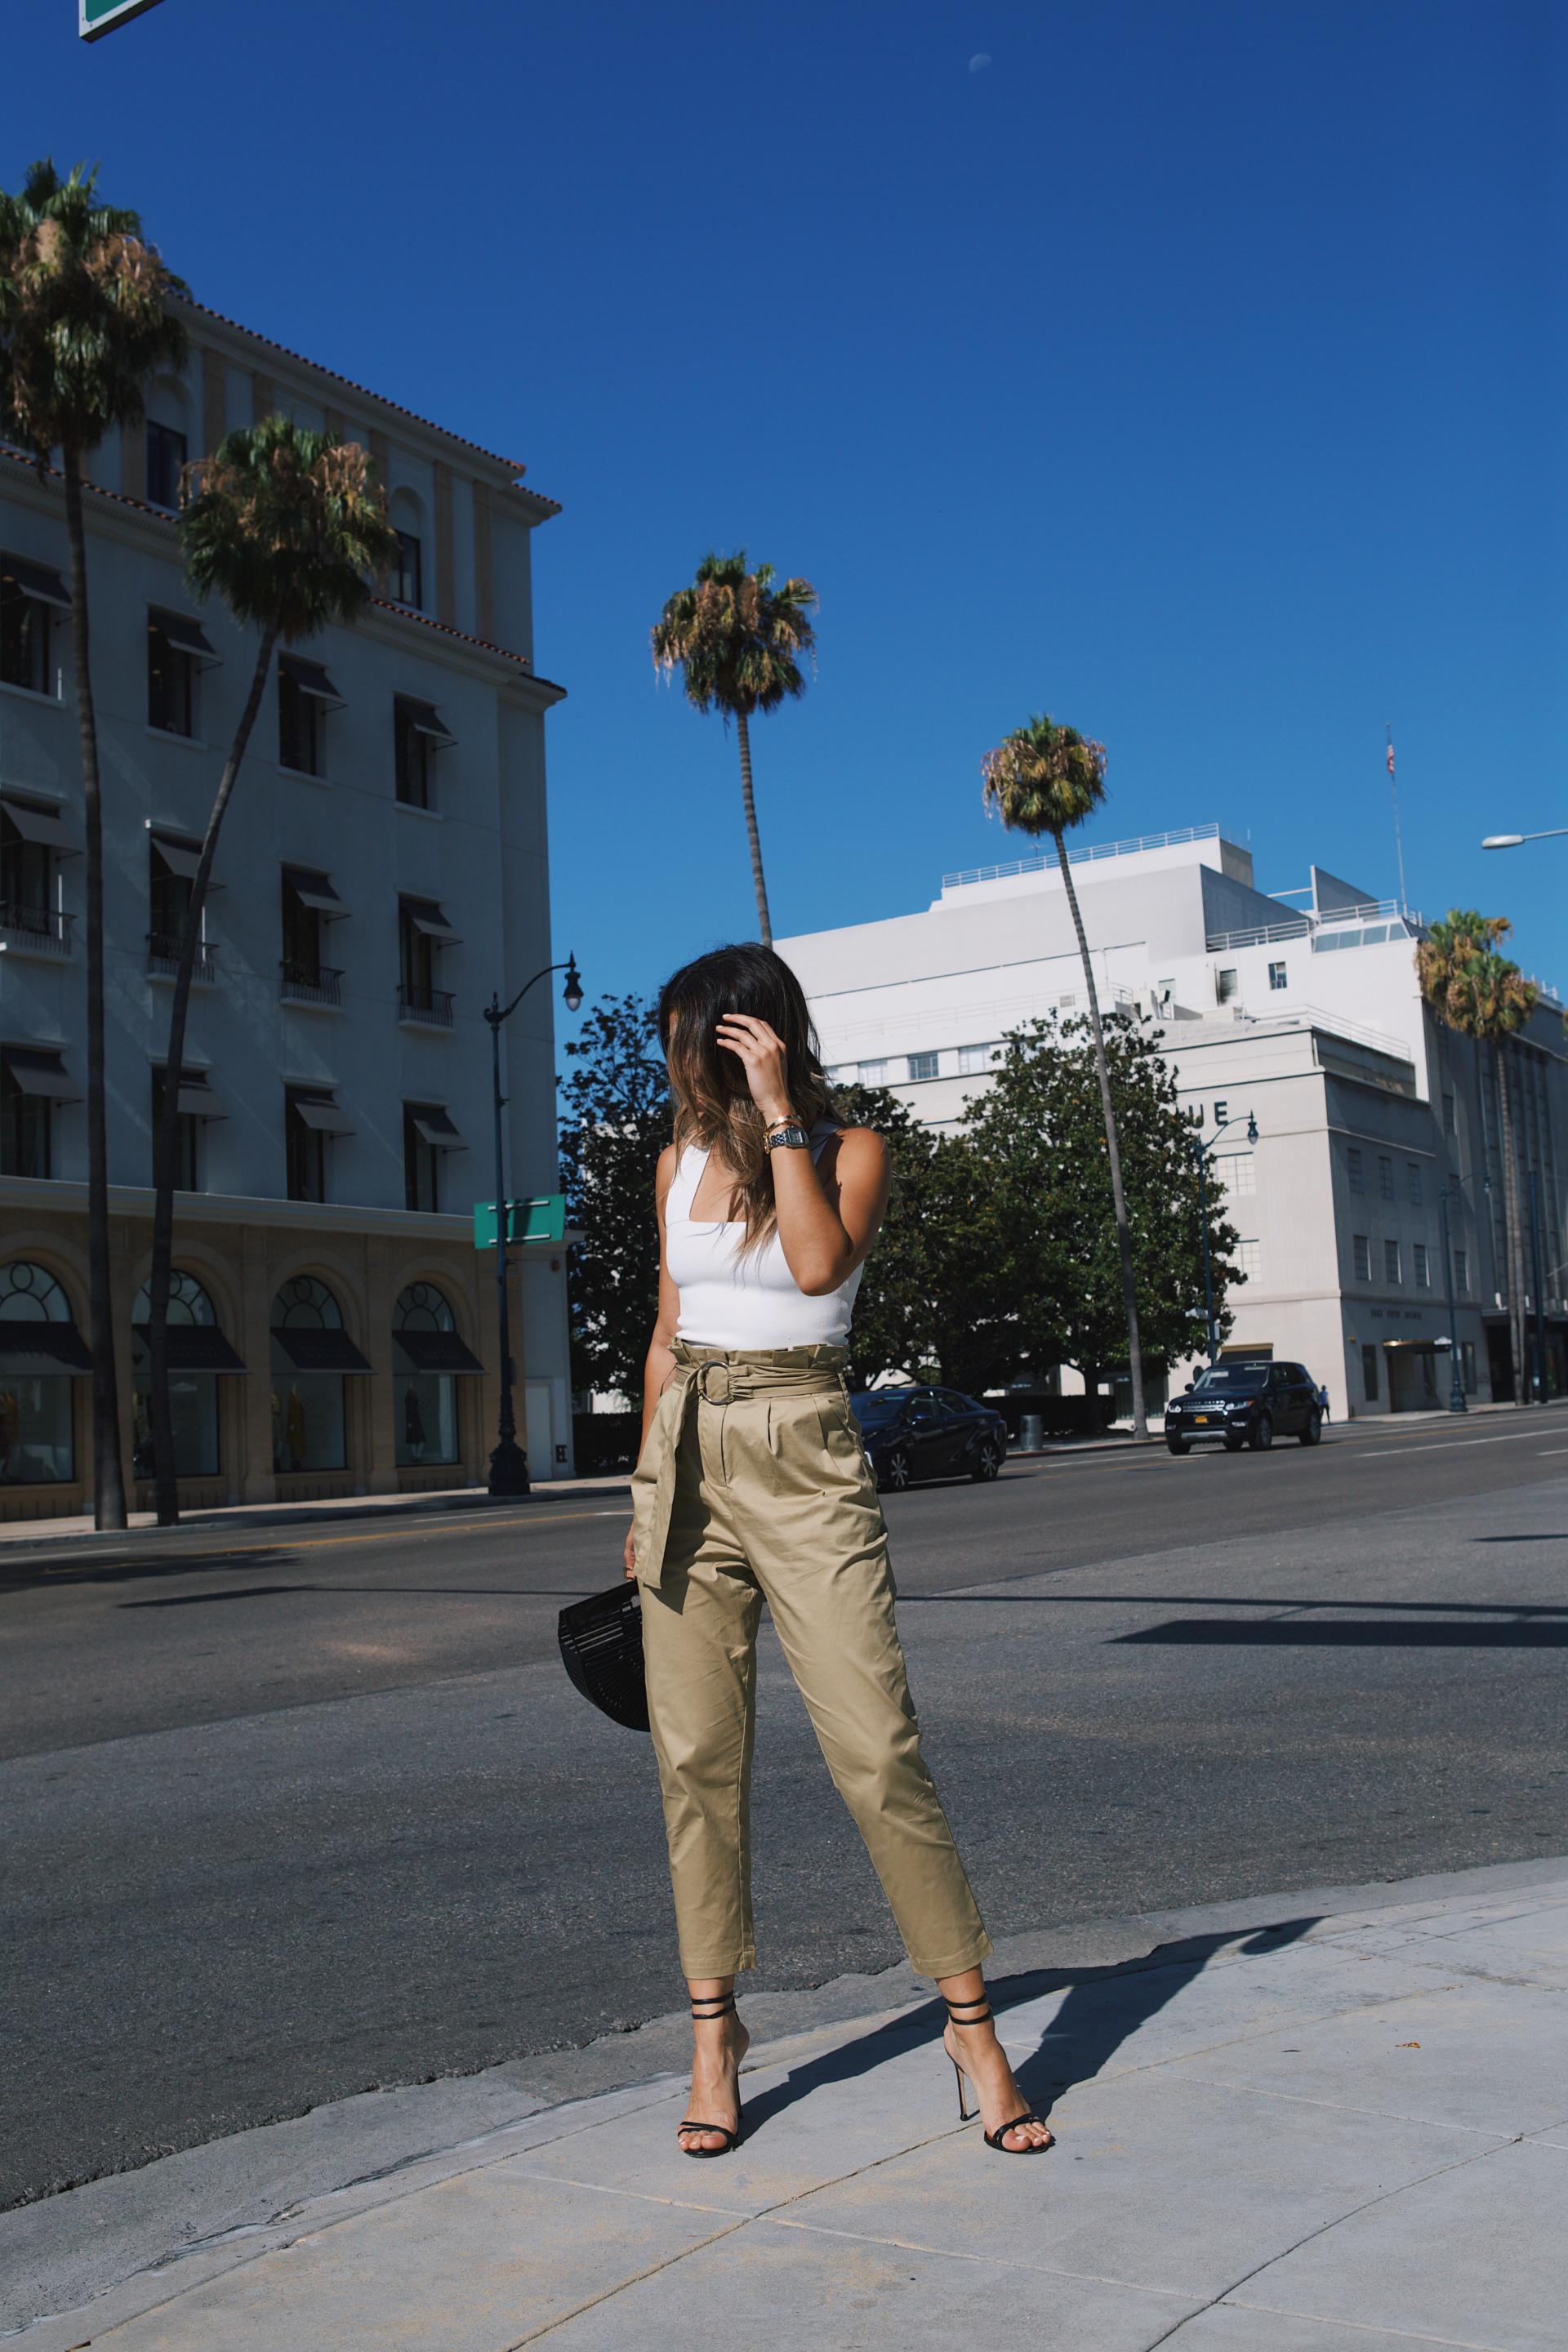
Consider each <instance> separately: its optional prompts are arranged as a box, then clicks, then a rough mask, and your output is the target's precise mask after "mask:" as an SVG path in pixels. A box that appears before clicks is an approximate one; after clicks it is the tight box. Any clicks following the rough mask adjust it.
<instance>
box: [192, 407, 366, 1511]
mask: <svg viewBox="0 0 1568 2352" xmlns="http://www.w3.org/2000/svg"><path fill="white" fill-rule="evenodd" d="M188 470H189V483H188V486H187V487H188V488H190V489H191V490H193V491H194V495H193V496H190V497H188V498H187V499H186V502H185V504H184V507H183V508H182V510H181V514H180V539H181V543H182V546H183V548H184V557H185V570H186V572H187V574H188V575H189V578H190V582H191V585H192V587H193V588H194V589H195V592H196V593H197V595H199V596H211V595H216V596H220V597H221V598H222V599H223V602H224V603H225V604H226V605H227V607H228V609H229V612H230V613H231V614H232V615H233V616H234V618H235V620H237V622H238V623H239V625H240V626H241V627H242V628H247V629H255V630H256V631H257V632H258V642H257V648H256V663H255V667H254V668H253V669H252V671H251V674H250V690H249V692H248V694H247V696H246V699H245V707H244V709H242V710H241V712H240V714H239V723H238V725H237V727H236V729H235V731H234V740H233V742H232V743H231V744H230V746H229V751H228V757H227V759H226V761H224V765H223V772H222V774H221V775H220V776H219V778H218V783H217V790H216V793H214V795H213V803H212V807H211V809H210V810H209V811H208V814H207V823H206V831H205V835H203V839H202V852H201V856H200V858H199V859H198V860H197V864H196V872H195V880H194V881H193V883H192V885H191V898H190V905H189V908H188V909H187V911H186V916H185V929H184V937H183V938H182V940H181V941H180V960H179V965H178V968H177V970H176V971H175V975H174V999H173V1002H172V1003H171V1005H170V1009H169V1049H168V1054H167V1056H166V1058H165V1060H164V1064H163V1071H164V1079H163V1101H162V1108H161V1115H160V1118H159V1129H158V1134H157V1137H156V1139H155V1145H154V1150H153V1180H154V1191H153V1271H152V1275H151V1277H150V1279H149V1285H148V1289H149V1299H150V1306H149V1318H148V1331H147V1352H148V1355H149V1357H150V1359H151V1365H152V1370H151V1381H152V1423H153V1476H154V1479H155V1481H156V1486H157V1510H158V1523H159V1525H160V1526H161V1527H168V1526H172V1525H173V1524H174V1521H175V1520H176V1519H177V1518H178V1517H179V1488H178V1485H177V1482H176V1479H175V1475H174V1421H173V1417H172V1414H171V1411H170V1403H169V1344H168V1330H169V1285H170V1278H171V1274H172V1269H173V1265H174V1174H175V1137H176V1133H177V1129H176V1126H175V1121H176V1118H177V1117H178V1114H179V1093H180V1084H179V1081H180V1073H181V1071H182V1070H183V1068H184V1054H185V1019H186V1013H187V1012H188V1009H189V1005H190V996H191V980H192V975H193V973H194V971H195V956H196V948H197V945H198V943H199V941H200V939H201V929H202V909H203V908H204V907H205V904H206V895H207V887H208V884H209V882H210V881H211V878H212V869H213V860H214V858H215V857H216V855H217V845H218V836H219V835H220V834H221V833H222V831H223V821H224V818H225V816H226V814H227V812H228V804H229V802H230V801H231V800H232V798H233V797H234V788H235V785H236V783H237V782H238V778H239V771H240V767H241V764H242V763H243V761H244V759H245V755H246V751H247V748H248V746H249V743H250V737H251V732H252V730H253V729H254V728H255V725H256V719H257V714H258V711H259V710H260V708H261V698H262V695H263V694H264V692H265V691H266V687H267V677H268V671H269V670H270V668H271V667H272V656H273V651H274V648H275V647H276V646H278V645H279V643H281V644H283V645H286V646H288V645H293V644H295V643H296V642H297V641H298V640H299V639H300V638H302V637H312V636H315V635H317V634H318V632H319V631H321V629H324V628H326V627H327V626H328V625H330V624H331V623H333V622H348V621H352V620H353V619H354V618H355V617H356V615H357V614H359V613H361V612H362V611H363V608H364V606H365V604H366V603H367V602H368V600H369V597H370V584H369V583H370V579H371V577H373V576H374V574H375V573H376V572H380V571H381V570H382V569H383V568H384V565H385V564H387V563H389V562H391V560H392V556H393V554H394V552H395V548H396V543H397V542H396V534H395V532H394V531H393V530H392V528H391V526H390V524H389V523H388V521H387V519H386V497H385V493H384V490H383V489H382V488H380V487H379V485H378V484H377V483H376V482H375V481H374V478H373V476H372V472H371V465H370V460H369V458H368V457H366V455H365V453H364V451H363V449H362V448H361V447H360V446H359V445H358V444H357V442H352V441H351V442H338V441H334V440H333V439H332V438H331V436H329V435H327V434H325V433H315V432H312V431H310V428H309V427H308V426H306V425H296V424H295V423H294V422H293V421H292V419H291V418H289V417H287V416H269V417H267V418H266V419H264V421H263V422H262V423H261V424H259V425H247V426H246V427H245V428H244V429H243V430H242V431H240V432H237V433H231V434H229V436H227V438H226V440H225V441H223V442H222V443H221V444H220V445H219V446H218V448H217V449H216V452H215V453H214V455H213V456H211V457H207V458H205V459H203V460H202V461H201V463H200V464H198V465H195V466H193V467H190V468H189V469H188Z"/></svg>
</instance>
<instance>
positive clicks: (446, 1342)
mask: <svg viewBox="0 0 1568 2352" xmlns="http://www.w3.org/2000/svg"><path fill="white" fill-rule="evenodd" d="M392 1354H393V1363H394V1366H395V1371H396V1375H397V1387H396V1391H395V1397H394V1411H395V1415H396V1420H395V1429H394V1437H395V1451H396V1457H397V1461H398V1463H399V1465H400V1466H401V1467H403V1468H405V1469H406V1468H408V1467H410V1466H412V1465H415V1464H418V1463H426V1462H456V1461H458V1459H459V1454H460V1449H459V1446H458V1377H457V1376H458V1375H460V1374H462V1373H465V1372H477V1371H479V1369H480V1366H479V1360H478V1358H477V1357H475V1356H474V1355H472V1354H471V1353H470V1352H469V1350H468V1349H467V1348H466V1347H465V1346H464V1344H463V1342H462V1340H461V1339H458V1330H457V1325H456V1322H455V1321H454V1319H453V1315H452V1310H451V1307H449V1306H448V1305H447V1301H446V1299H445V1298H444V1297H442V1295H441V1293H440V1292H439V1291H438V1290H437V1287H436V1286H435V1284H434V1283H431V1282H416V1283H411V1284H410V1285H409V1287H408V1288H407V1289H406V1290H405V1292H404V1293H403V1295H402V1297H400V1298H399V1299H398V1302H397V1305H396V1307H395V1308H394V1309H393V1316H392Z"/></svg>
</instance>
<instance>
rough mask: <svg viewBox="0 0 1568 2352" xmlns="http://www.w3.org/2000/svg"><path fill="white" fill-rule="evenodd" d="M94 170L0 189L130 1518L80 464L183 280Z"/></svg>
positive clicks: (99, 1395)
mask: <svg viewBox="0 0 1568 2352" xmlns="http://www.w3.org/2000/svg"><path fill="white" fill-rule="evenodd" d="M97 181H98V175H97V173H96V171H88V170H87V169H86V168H85V167H84V166H82V165H80V164H79V165H78V166H77V168H76V169H75V170H74V171H73V172H72V173H71V175H70V177H69V179H68V180H62V179H61V178H60V177H59V175H58V173H57V172H56V170H55V167H54V165H53V164H52V163H35V164H34V165H33V167H32V170H31V171H30V172H29V173H27V177H26V182H25V184H24V185H23V189H22V193H21V194H20V195H19V196H16V195H10V194H4V193H0V424H3V426H4V430H5V433H6V434H7V435H8V436H10V437H11V438H12V439H14V440H15V441H16V443H17V444H18V446H21V447H23V448H25V449H26V450H27V451H28V452H29V453H30V454H31V456H32V457H34V458H35V459H36V461H37V466H38V469H39V473H40V475H41V474H42V473H43V471H44V469H45V468H46V467H47V465H48V462H49V457H50V454H51V452H52V451H54V450H56V449H58V451H59V453H60V461H61V471H62V473H63V475H64V478H65V507H66V528H67V531H68V535H69V540H70V599H71V633H72V650H73V660H74V667H75V672H76V707H77V724H78V728H79V732H80V737H81V777H82V802H83V815H84V829H85V833H86V847H87V860H86V867H87V870H86V877H85V879H86V891H87V1253H88V1293H89V1310H90V1315H91V1321H92V1475H93V1517H94V1523H95V1524H96V1525H97V1526H98V1527H100V1528H122V1527H123V1526H124V1525H125V1473H124V1466H123V1464H122V1461H121V1451H120V1384H119V1380H118V1377H117V1374H116V1370H115V1357H114V1321H113V1302H112V1297H111V1294H110V1269H109V1150H108V1139H107V1135H106V1131H105V1117H104V1049H103V954H104V939H103V804H102V799H101V796H100V781H99V764H98V721H97V715H96V712H95V709H94V707H93V698H92V673H91V668H90V666H89V652H88V597H87V532H86V528H85V525H84V522H83V519H82V467H83V464H84V462H85V460H86V458H87V457H88V456H89V453H90V452H91V451H92V450H93V449H94V448H96V447H97V446H98V444H99V443H100V441H101V440H102V439H103V438H104V436H105V435H106V434H108V433H109V432H110V430H111V429H112V428H113V427H114V426H115V425H123V424H125V423H127V422H128V421H130V420H132V419H133V418H134V417H135V416H136V415H138V413H139V412H140V409H141V406H142V386H143V384H144V383H145V382H146V379H147V377H148V376H149V375H150V374H151V373H153V370H154V369H155V368H158V367H176V366H178V365H179V364H180V363H181V362H182V361H183V360H184V351H185V334H184V328H183V327H182V326H181V324H180V322H179V320H177V319H176V318H174V316H173V314H172V313H171V312H170V311H169V310H168V309H167V307H166V303H167V298H168V297H169V295H171V294H182V293H184V290H185V289H184V286H183V285H182V284H181V282H180V280H179V279H178V278H175V277H174V276H173V275H172V274H171V273H170V271H169V270H167V269H166V268H164V267H163V262H162V260H161V259H160V258H159V256H158V253H157V250H156V248H155V247H153V246H151V245H148V244H147V243H146V242H145V240H144V239H143V237H142V223H141V220H140V218H139V217H138V215H136V214H135V213H133V212H127V211H124V210H123V209H116V208H115V207H112V206H110V205H102V204H100V202H99V200H98V194H97Z"/></svg>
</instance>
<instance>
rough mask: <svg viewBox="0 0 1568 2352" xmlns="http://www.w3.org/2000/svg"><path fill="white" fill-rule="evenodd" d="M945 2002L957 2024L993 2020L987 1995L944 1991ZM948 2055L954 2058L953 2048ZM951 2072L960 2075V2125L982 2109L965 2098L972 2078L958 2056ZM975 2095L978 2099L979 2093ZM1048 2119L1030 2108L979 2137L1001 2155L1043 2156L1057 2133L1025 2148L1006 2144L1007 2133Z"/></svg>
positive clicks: (947, 2009) (1035, 2141)
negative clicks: (955, 1996) (952, 1996)
mask: <svg viewBox="0 0 1568 2352" xmlns="http://www.w3.org/2000/svg"><path fill="white" fill-rule="evenodd" d="M942 2005H943V2007H944V2008H945V2009H946V2011H947V2013H948V2016H949V2017H950V2018H951V2019H952V2022H953V2024H954V2025H984V2024H986V2023H988V2022H989V2021H990V2017H991V2004H990V2002H989V2001H988V2000H985V1999H984V1996H982V1998H981V1999H980V2000H948V1999H947V1996H946V1994H945V1993H944V1994H943V1995H942ZM961 2009H969V2010H973V2011H976V2012H977V2014H976V2015H974V2016H973V2017H960V2015H959V2013H958V2012H959V2011H960V2010H961ZM947 2054H948V2056H949V2057H950V2058H952V2051H951V2050H950V2051H949V2052H948V2053H947ZM952 2071H953V2073H954V2074H956V2075H957V2077H958V2120H959V2122H960V2123H961V2124H967V2123H972V2122H973V2120H974V2117H975V2116H977V2115H978V2114H979V2113H980V2109H979V2106H978V2105H976V2106H974V2107H973V2108H971V2107H969V2106H968V2105H966V2103H965V2100H964V2095H963V2086H964V2084H966V2083H968V2082H970V2081H971V2077H970V2076H969V2075H967V2074H965V2073H964V2071H963V2067H962V2066H961V2065H960V2064H959V2063H958V2060H957V2059H956V2058H952ZM978 2096H979V2094H978V2092H977V2093H976V2098H977V2099H978ZM1045 2120H1046V2119H1045V2117H1044V2116H1037V2115H1036V2113H1035V2111H1034V2109H1033V2108H1032V2107H1031V2108H1029V2109H1028V2111H1027V2112H1026V2114H1024V2115H1021V2116H1014V2117H1013V2119H1012V2121H1011V2122H1010V2123H1005V2124H998V2125H997V2126H996V2128H995V2130H994V2132H988V2131H983V2132H982V2133H981V2135H980V2137H981V2138H982V2139H983V2140H984V2142H985V2145H986V2147H994V2149H995V2151H996V2153H997V2155H998V2156H1044V2154H1045V2152H1046V2150H1047V2148H1048V2147H1055V2146H1056V2144H1057V2140H1056V2134H1055V2133H1054V2132H1052V2133H1051V2137H1050V2138H1049V2139H1046V2140H1034V2139H1031V2140H1026V2141H1025V2143H1024V2145H1023V2147H1008V2146H1007V2144H1006V2143H1007V2135H1008V2133H1009V2132H1010V2131H1016V2130H1017V2128H1018V2126H1019V2125H1020V2124H1043V2123H1045ZM1047 2129H1049V2126H1047Z"/></svg>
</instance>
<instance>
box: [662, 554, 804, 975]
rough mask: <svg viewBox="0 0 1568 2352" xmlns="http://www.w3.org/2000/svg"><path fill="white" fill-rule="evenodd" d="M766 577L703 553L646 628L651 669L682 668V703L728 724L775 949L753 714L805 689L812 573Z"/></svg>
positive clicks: (767, 934) (765, 925)
mask: <svg viewBox="0 0 1568 2352" xmlns="http://www.w3.org/2000/svg"><path fill="white" fill-rule="evenodd" d="M773 579H774V573H773V565H772V564H771V563H759V564H758V566H757V568H756V570H755V571H754V572H748V571H747V569H746V551H745V549H744V548H742V549H741V550H740V551H739V553H737V554H735V555H714V554H709V555H705V556H704V557H703V559H702V561H701V562H700V564H699V565H698V567H697V577H696V579H695V580H694V581H693V583H692V584H691V586H690V587H689V588H679V589H678V590H677V591H676V593H675V594H674V595H673V596H671V597H670V598H669V600H668V603H667V604H666V605H665V608H664V611H663V612H662V613H661V614H660V615H659V617H658V620H657V621H656V622H655V624H654V626H653V631H652V643H653V658H654V666H655V667H656V668H658V669H659V670H662V671H663V672H664V674H665V675H666V677H668V675H669V673H670V672H671V671H672V670H674V669H676V668H677V667H679V669H680V670H681V671H682V673H683V675H684V677H685V682H686V698H687V700H688V701H689V702H690V703H692V704H694V705H695V707H696V708H697V709H699V710H718V711H720V712H721V713H722V716H723V719H724V723H725V725H726V726H728V725H729V723H730V721H731V719H733V720H734V722H735V735H736V739H737V740H738V742H739V744H740V748H741V798H742V802H743V803H744V805H745V812H746V840H747V843H748V845H749V846H750V849H751V853H752V888H753V889H754V890H755V892H756V894H757V932H758V936H759V938H760V939H761V940H762V941H763V945H764V946H765V947H772V945H773V921H772V918H771V917H770V915H769V913H768V891H767V884H766V883H765V881H764V880H763V845H762V839H761V836H760V835H759V834H758V832H757V803H756V798H755V795H754V793H753V792H752V725H751V722H752V713H753V712H754V711H768V710H776V709H778V706H779V704H780V703H781V702H783V701H784V698H785V697H786V696H789V695H801V694H804V693H805V676H804V673H803V672H802V669H801V666H800V665H801V660H802V657H803V656H808V655H810V654H811V653H813V652H814V651H815V649H816V633H815V631H814V629H813V627H812V623H811V614H812V613H813V611H814V610H815V608H816V589H815V588H814V587H813V586H812V584H811V583H810V581H809V580H782V581H780V582H779V583H778V585H777V587H775V586H774V585H773Z"/></svg>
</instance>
